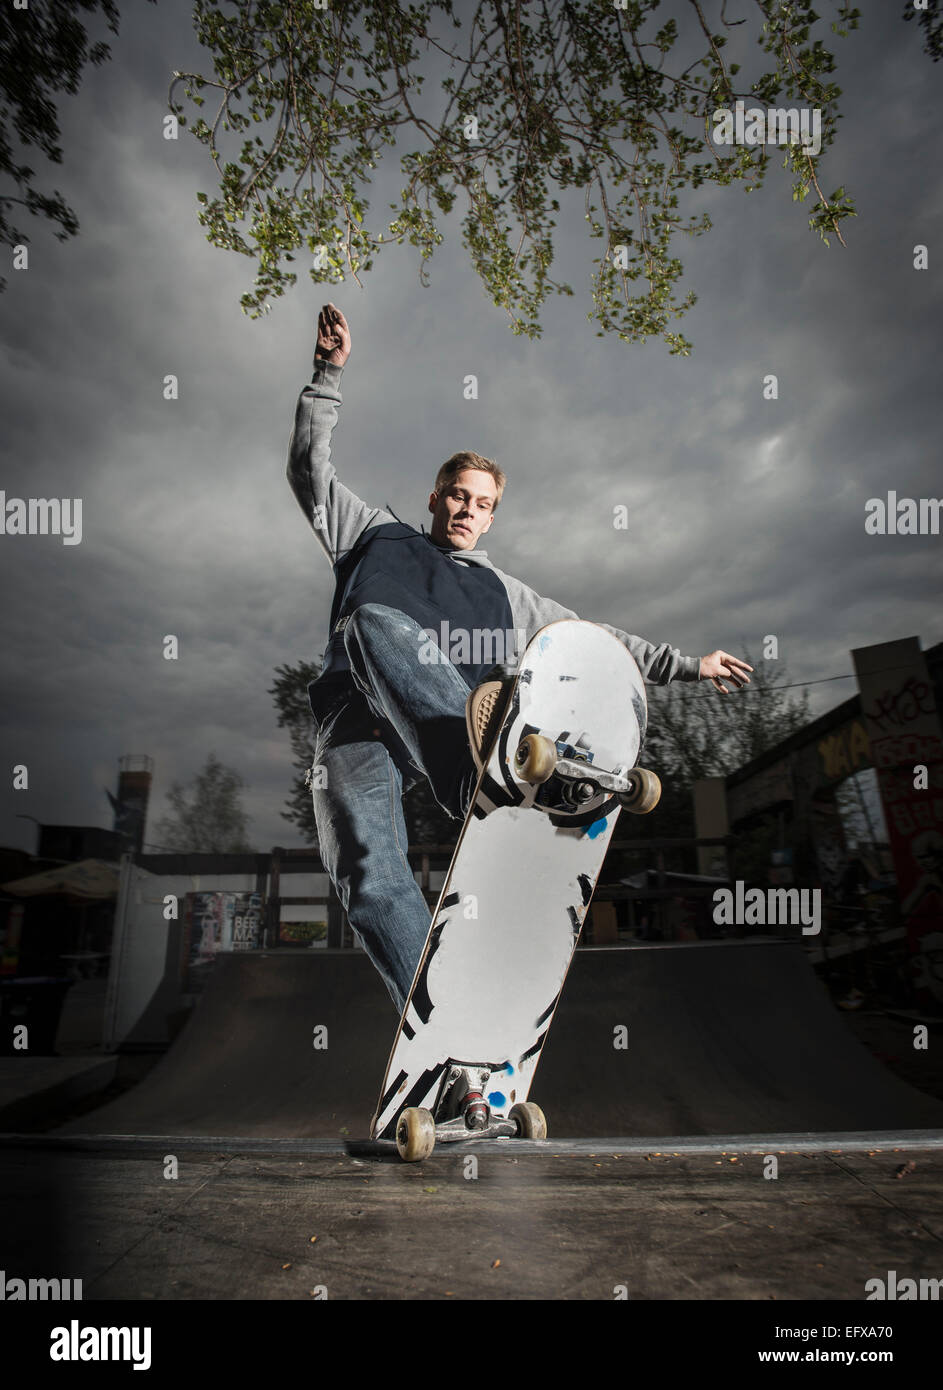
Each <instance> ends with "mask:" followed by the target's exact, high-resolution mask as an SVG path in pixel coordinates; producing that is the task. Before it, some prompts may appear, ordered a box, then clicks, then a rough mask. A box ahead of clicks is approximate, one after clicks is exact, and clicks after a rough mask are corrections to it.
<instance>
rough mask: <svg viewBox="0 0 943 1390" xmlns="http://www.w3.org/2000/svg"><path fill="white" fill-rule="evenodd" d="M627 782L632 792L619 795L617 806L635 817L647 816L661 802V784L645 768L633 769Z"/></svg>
mask: <svg viewBox="0 0 943 1390" xmlns="http://www.w3.org/2000/svg"><path fill="white" fill-rule="evenodd" d="M629 781H630V782H631V783H632V784H633V785H632V790H631V791H628V792H620V793H619V804H620V805H621V806H624V807H625V809H626V810H627V811H631V812H632V813H633V814H634V815H636V816H647V815H648V813H649V811H654V809H655V807H656V806H657V805H658V803H659V801H660V800H661V782H660V781H659V780H658V778H657V777H656V775H655V773H654V772H649V770H648V768H647V767H633V769H632V771H631V772H630V773H629Z"/></svg>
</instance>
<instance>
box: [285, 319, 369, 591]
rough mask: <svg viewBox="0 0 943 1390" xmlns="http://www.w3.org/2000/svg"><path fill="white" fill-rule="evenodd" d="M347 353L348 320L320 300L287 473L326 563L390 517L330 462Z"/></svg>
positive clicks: (333, 560)
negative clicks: (307, 379) (309, 370)
mask: <svg viewBox="0 0 943 1390" xmlns="http://www.w3.org/2000/svg"><path fill="white" fill-rule="evenodd" d="M349 356H350V329H349V328H348V325H347V320H346V319H345V318H344V315H343V314H342V313H341V311H340V310H339V309H337V308H335V306H334V305H333V304H325V306H324V308H323V309H322V310H321V312H320V314H319V315H318V342H317V348H316V350H315V357H314V375H313V377H312V379H311V384H310V386H306V387H305V388H304V390H303V391H302V392H301V395H300V396H299V398H298V405H297V407H296V409H295V423H294V428H293V429H292V433H291V439H290V441H289V444H288V469H287V474H288V482H289V484H290V486H291V490H292V492H293V493H294V494H295V497H296V498H297V500H298V505H299V506H300V507H301V510H302V511H303V512H304V514H305V516H306V517H307V518H308V524H309V525H310V526H311V528H312V530H313V531H314V534H315V536H316V537H317V539H318V541H319V542H320V544H321V547H322V549H323V550H324V552H325V554H326V555H327V557H328V559H329V560H330V561H331V564H336V563H337V562H338V561H339V560H342V559H343V558H344V556H345V555H346V554H347V552H348V551H349V550H350V549H351V548H352V547H353V546H354V544H355V543H356V541H357V540H358V539H359V538H360V536H362V535H363V533H364V531H366V530H367V528H368V527H370V526H375V525H378V524H379V523H381V522H385V521H393V520H395V518H394V517H393V516H392V515H391V514H390V513H389V512H387V511H385V510H384V509H383V508H381V507H370V506H368V505H367V503H366V502H362V501H361V499H360V498H359V497H357V496H356V495H355V494H354V493H353V492H351V491H350V489H349V488H347V487H345V486H344V484H343V483H341V482H340V481H339V480H338V477H337V472H336V470H335V468H334V465H333V464H332V462H331V436H332V434H333V433H334V426H335V425H336V424H337V410H338V407H339V406H340V405H341V404H342V398H341V393H340V380H341V373H342V372H343V369H344V364H345V362H346V361H347V358H348V357H349Z"/></svg>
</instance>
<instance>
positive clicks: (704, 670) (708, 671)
mask: <svg viewBox="0 0 943 1390" xmlns="http://www.w3.org/2000/svg"><path fill="white" fill-rule="evenodd" d="M752 670H753V667H752V666H748V665H747V663H746V662H745V661H741V660H740V658H739V657H738V656H731V655H730V653H729V652H720V651H717V652H711V654H710V656H702V657H701V680H702V681H703V680H707V679H708V678H710V680H711V681H713V683H714V685H715V687H716V688H717V689H718V690H721V691H723V693H724V694H725V695H728V694H729V693H730V692H729V691H728V689H727V687H726V686H725V685H724V683H723V681H722V680H721V679H720V677H721V676H725V677H726V678H727V679H728V680H731V681H733V683H734V685H735V686H737V688H738V689H740V688H742V687H743V686H745V685H749V684H750V677H749V676H748V675H747V674H746V673H747V671H752Z"/></svg>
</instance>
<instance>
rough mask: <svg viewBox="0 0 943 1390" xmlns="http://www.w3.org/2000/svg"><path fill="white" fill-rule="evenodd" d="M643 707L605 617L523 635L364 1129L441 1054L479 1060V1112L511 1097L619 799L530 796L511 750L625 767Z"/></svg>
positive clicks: (426, 1098) (521, 1085) (415, 1098)
mask: <svg viewBox="0 0 943 1390" xmlns="http://www.w3.org/2000/svg"><path fill="white" fill-rule="evenodd" d="M646 715H647V706H646V699H645V687H644V683H643V681H642V677H641V674H640V672H639V669H638V667H637V665H636V663H635V661H634V660H633V658H632V656H631V655H630V653H629V652H628V651H627V650H626V648H625V647H624V646H623V645H622V643H621V642H620V641H619V640H618V638H616V637H613V636H612V634H611V633H609V632H606V631H605V629H603V628H601V627H598V626H597V625H596V624H594V623H588V622H582V621H578V620H575V619H564V620H563V621H560V622H555V623H551V624H549V626H547V627H545V628H542V629H541V631H540V632H538V633H537V634H536V635H535V636H534V638H533V639H532V641H531V642H530V643H529V644H528V646H527V649H526V651H525V652H524V655H523V657H522V659H521V663H520V667H519V670H518V675H517V680H516V683H515V686H514V689H513V692H512V695H511V701H510V704H509V706H508V709H507V712H506V714H505V717H504V721H503V724H502V728H501V732H500V735H499V737H498V739H497V741H496V743H495V746H494V748H493V750H492V754H491V757H490V759H489V761H488V763H487V765H486V767H485V768H484V770H483V772H482V773H481V775H480V776H479V779H478V783H477V787H476V791H475V795H474V798H473V800H472V804H471V807H470V810H469V813H468V816H467V817H466V820H465V824H464V827H463V829H462V833H461V835H460V837H459V841H458V844H457V845H456V848H455V853H454V856H453V858H452V863H451V867H450V869H449V873H448V876H447V878H446V881H445V883H444V885H443V888H442V892H441V895H440V897H439V902H438V904H437V906H436V910H435V912H434V913H433V916H432V922H431V926H430V930H429V936H428V938H427V940H426V945H425V948H424V950H423V954H422V957H421V959H420V963H419V967H418V969H417V972H416V977H415V979H414V981H413V985H412V989H411V991H410V995H409V999H408V1000H407V1004H406V1008H405V1010H404V1013H403V1017H402V1019H401V1020H400V1026H399V1029H398V1030H397V1034H396V1038H395V1040H394V1044H393V1050H392V1052H391V1054H390V1060H389V1063H388V1065H387V1069H386V1075H385V1077H384V1080H383V1087H382V1091H381V1098H380V1103H379V1106H378V1108H377V1113H376V1115H375V1116H374V1120H373V1124H372V1126H371V1131H370V1132H371V1137H372V1138H383V1139H392V1138H393V1137H394V1136H395V1133H396V1124H397V1120H398V1118H399V1115H400V1114H401V1112H402V1111H403V1110H404V1109H405V1108H406V1107H407V1106H422V1107H425V1108H426V1109H429V1110H433V1111H434V1110H435V1108H436V1103H437V1101H438V1099H439V1098H440V1096H441V1095H442V1094H443V1093H444V1090H445V1087H446V1084H447V1079H448V1075H449V1070H450V1067H451V1066H452V1065H453V1064H466V1065H476V1066H482V1067H488V1068H489V1069H490V1071H491V1077H490V1080H489V1081H488V1083H487V1085H486V1089H485V1100H486V1101H487V1102H488V1105H489V1106H490V1108H491V1114H492V1117H493V1118H504V1117H506V1116H507V1114H508V1112H509V1111H510V1109H511V1107H512V1106H513V1105H514V1104H515V1103H520V1102H522V1101H525V1100H526V1099H527V1096H528V1093H529V1090H530V1086H531V1081H532V1079H533V1075H534V1072H535V1070H536V1067H537V1063H538V1061H539V1058H540V1052H541V1048H542V1047H543V1044H544V1041H545V1039H546V1036H547V1031H548V1029H549V1026H550V1021H551V1018H552V1016H553V1012H554V1009H555V1008H556V1005H557V1000H558V999H559V997H560V993H561V990H562V988H563V982H564V979H565V977H566V973H567V970H568V968H569V965H570V961H571V959H572V956H573V951H574V949H575V947H576V943H577V940H578V938H579V934H580V930H581V928H582V925H583V919H584V917H585V914H586V909H587V907H588V905H589V900H590V898H591V897H592V894H593V890H594V888H595V886H596V880H597V878H598V875H599V871H600V869H601V867H602V863H603V859H604V858H605V854H606V849H607V847H608V844H609V840H610V838H611V836H612V832H613V829H614V827H615V823H616V820H617V819H618V815H619V809H620V808H619V802H618V800H617V799H616V797H615V795H613V794H611V793H599V794H597V795H596V796H595V797H594V798H593V800H592V801H590V802H588V803H587V804H586V805H585V806H584V807H582V808H581V809H580V810H578V811H575V812H572V813H571V812H566V811H563V810H554V811H545V810H541V809H538V807H536V806H535V805H534V802H535V799H537V798H538V797H539V796H545V795H546V792H545V791H544V790H543V789H542V788H539V787H536V786H534V785H532V784H529V783H527V782H523V781H521V780H520V778H519V777H518V776H517V775H516V773H515V770H514V754H515V751H516V749H517V745H518V743H519V742H520V740H521V739H522V738H524V737H525V736H526V735H527V734H530V733H540V734H544V735H546V736H547V737H549V738H550V739H552V740H553V741H555V742H556V743H557V744H558V746H559V747H560V748H561V751H562V749H563V746H564V745H570V747H571V749H572V748H575V749H576V750H577V752H578V753H582V752H585V753H586V754H587V755H588V756H589V758H590V760H591V762H593V763H595V764H596V765H597V766H598V767H600V768H605V769H606V770H607V771H610V772H616V771H621V772H627V771H628V770H629V769H630V768H631V767H633V766H634V765H635V764H636V762H637V760H638V755H639V751H640V744H641V739H642V737H643V736H644V730H645V722H646ZM570 756H572V754H570ZM551 1122H552V1121H551ZM469 1137H474V1136H473V1135H469Z"/></svg>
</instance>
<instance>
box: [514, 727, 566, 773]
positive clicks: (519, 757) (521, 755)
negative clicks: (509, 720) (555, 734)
mask: <svg viewBox="0 0 943 1390" xmlns="http://www.w3.org/2000/svg"><path fill="white" fill-rule="evenodd" d="M556 765H557V746H556V744H555V743H554V742H553V741H552V740H551V739H549V738H545V737H544V735H543V734H528V735H527V737H526V738H522V739H521V741H520V743H519V744H518V745H517V752H516V753H515V754H514V771H515V772H516V773H517V775H518V777H520V779H521V781H522V782H536V783H538V784H539V783H541V782H546V781H547V779H548V778H549V777H551V776H552V775H553V769H554V768H555V767H556Z"/></svg>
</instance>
